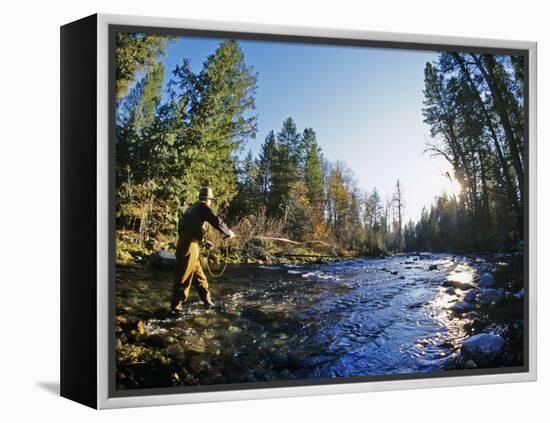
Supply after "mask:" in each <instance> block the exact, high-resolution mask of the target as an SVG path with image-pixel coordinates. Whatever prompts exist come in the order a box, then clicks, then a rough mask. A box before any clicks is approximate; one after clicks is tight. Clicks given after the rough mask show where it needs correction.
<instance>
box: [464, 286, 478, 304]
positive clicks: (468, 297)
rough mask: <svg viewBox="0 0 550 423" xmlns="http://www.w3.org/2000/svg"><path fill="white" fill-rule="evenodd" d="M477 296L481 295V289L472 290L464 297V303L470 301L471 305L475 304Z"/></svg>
mask: <svg viewBox="0 0 550 423" xmlns="http://www.w3.org/2000/svg"><path fill="white" fill-rule="evenodd" d="M477 294H479V289H471V290H470V291H468V292H467V293H466V295H465V296H464V301H468V302H469V303H473V302H474V301H475V300H476V297H477Z"/></svg>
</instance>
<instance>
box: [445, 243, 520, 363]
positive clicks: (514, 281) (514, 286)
mask: <svg viewBox="0 0 550 423" xmlns="http://www.w3.org/2000/svg"><path fill="white" fill-rule="evenodd" d="M443 286H445V287H447V288H446V293H447V294H448V295H450V296H452V297H455V298H454V299H453V300H452V305H451V306H450V307H449V308H448V309H449V311H450V312H451V313H452V315H453V316H454V318H456V319H467V320H468V323H466V324H465V325H464V329H465V330H466V331H467V334H468V337H467V338H466V339H465V340H464V342H463V343H462V347H461V350H460V354H459V356H458V357H457V358H456V360H454V362H450V363H449V364H448V366H449V368H453V367H455V368H457V369H475V368H487V367H503V366H506V367H508V366H521V365H522V363H523V347H524V345H523V341H524V303H525V289H524V286H523V255H522V254H513V255H501V256H498V255H497V256H494V257H491V260H490V261H488V263H486V264H484V265H483V266H480V268H479V273H478V274H477V275H476V276H475V277H474V279H473V280H472V283H464V282H461V281H458V280H453V279H449V280H446V281H445V282H444V283H443Z"/></svg>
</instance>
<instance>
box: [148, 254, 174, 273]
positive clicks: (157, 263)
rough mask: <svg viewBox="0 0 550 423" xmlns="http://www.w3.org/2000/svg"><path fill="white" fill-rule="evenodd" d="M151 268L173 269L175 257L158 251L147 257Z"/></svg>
mask: <svg viewBox="0 0 550 423" xmlns="http://www.w3.org/2000/svg"><path fill="white" fill-rule="evenodd" d="M149 261H150V263H151V266H153V267H156V268H158V269H173V268H174V267H175V266H176V255H175V254H173V253H169V252H168V251H164V250H159V251H157V252H155V253H153V254H151V255H150V256H149Z"/></svg>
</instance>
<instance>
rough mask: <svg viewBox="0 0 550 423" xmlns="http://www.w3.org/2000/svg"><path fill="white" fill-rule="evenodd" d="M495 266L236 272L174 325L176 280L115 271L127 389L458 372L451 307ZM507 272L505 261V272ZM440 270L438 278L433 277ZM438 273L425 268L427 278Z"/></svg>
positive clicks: (381, 265)
mask: <svg viewBox="0 0 550 423" xmlns="http://www.w3.org/2000/svg"><path fill="white" fill-rule="evenodd" d="M498 264H499V263H498V260H497V259H494V258H493V259H491V260H486V259H485V258H483V257H474V256H460V255H454V254H420V255H410V256H393V257H388V258H383V259H373V258H357V259H350V260H343V261H337V262H333V263H324V264H311V265H300V266H292V265H277V266H261V265H233V266H229V268H228V270H227V271H226V272H225V274H224V275H223V276H222V277H220V278H218V279H214V278H209V281H210V287H211V291H212V297H213V300H214V301H215V302H216V304H217V306H218V307H217V308H216V309H211V310H205V309H204V308H203V307H202V305H201V303H200V301H199V300H198V297H197V294H196V292H194V291H192V295H191V298H190V300H189V302H188V303H187V304H186V307H185V312H184V313H183V314H182V315H181V316H178V317H173V316H170V315H169V314H168V313H166V310H167V309H168V307H169V299H170V291H171V283H172V282H171V278H172V272H170V271H163V270H154V269H152V268H150V267H149V266H148V265H138V264H136V265H131V266H120V267H117V274H116V276H117V284H116V294H117V295H116V307H117V316H118V318H119V320H121V321H127V322H136V321H138V322H142V323H141V327H139V330H138V331H137V332H139V333H137V334H136V331H135V330H134V331H131V333H130V332H128V331H127V330H122V329H121V328H120V327H119V328H118V329H117V338H118V340H117V360H118V375H117V383H118V386H119V387H120V388H135V387H157V386H173V385H179V384H183V385H194V384H216V383H232V382H251V381H272V380H291V379H302V378H319V377H322V378H324V377H340V376H369V375H388V374H405V373H422V372H436V371H442V370H445V369H450V368H453V366H454V360H455V359H456V357H457V355H458V353H459V351H460V346H461V344H462V342H463V340H464V339H465V338H466V337H467V336H468V334H469V333H470V332H469V331H468V329H470V326H471V323H472V322H471V319H469V318H468V317H465V316H461V317H460V318H458V317H457V316H456V315H455V314H453V313H451V312H450V311H449V310H448V308H449V307H450V306H451V305H452V304H453V303H455V302H456V301H457V300H459V299H460V297H461V295H462V296H463V294H464V293H462V292H461V291H460V290H457V291H456V292H455V293H454V294H451V293H448V290H447V288H446V287H444V286H443V285H442V284H443V282H444V281H445V280H454V281H460V282H468V283H469V282H472V281H473V280H474V277H475V275H476V274H479V273H482V272H484V271H487V270H493V269H494V267H495V266H496V265H498ZM500 264H501V265H502V266H508V263H507V262H503V263H500ZM434 267H436V269H433V268H434ZM430 268H431V269H432V270H429V269H430Z"/></svg>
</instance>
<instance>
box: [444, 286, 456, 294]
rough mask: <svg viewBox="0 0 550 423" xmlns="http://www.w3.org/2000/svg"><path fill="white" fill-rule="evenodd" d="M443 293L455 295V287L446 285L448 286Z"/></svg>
mask: <svg viewBox="0 0 550 423" xmlns="http://www.w3.org/2000/svg"><path fill="white" fill-rule="evenodd" d="M445 293H446V294H449V295H455V294H456V292H455V289H454V288H453V287H452V286H450V287H448V288H447V289H446V290H445Z"/></svg>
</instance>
